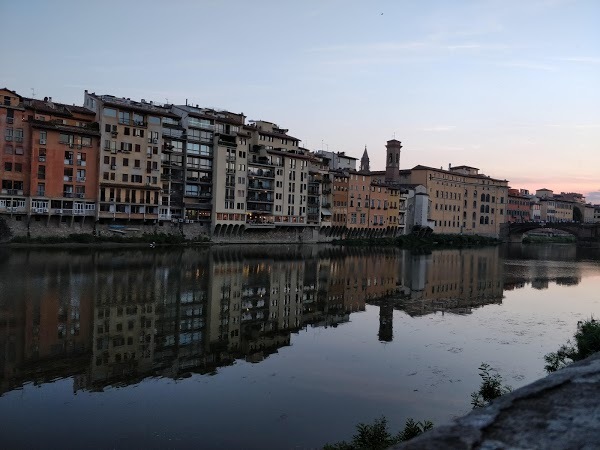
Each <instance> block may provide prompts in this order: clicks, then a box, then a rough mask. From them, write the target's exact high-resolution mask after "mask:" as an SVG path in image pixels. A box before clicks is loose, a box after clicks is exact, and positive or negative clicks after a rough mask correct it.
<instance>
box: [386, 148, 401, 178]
mask: <svg viewBox="0 0 600 450" xmlns="http://www.w3.org/2000/svg"><path fill="white" fill-rule="evenodd" d="M385 148H386V149H387V154H386V159H385V161H386V162H385V181H388V182H392V183H399V182H400V149H401V148H402V144H401V143H400V141H398V140H396V139H392V140H391V141H387V145H386V146H385Z"/></svg>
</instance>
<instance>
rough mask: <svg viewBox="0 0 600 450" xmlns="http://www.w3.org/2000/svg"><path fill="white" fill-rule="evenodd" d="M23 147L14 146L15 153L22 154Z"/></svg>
mask: <svg viewBox="0 0 600 450" xmlns="http://www.w3.org/2000/svg"><path fill="white" fill-rule="evenodd" d="M22 154H23V147H15V155H22Z"/></svg>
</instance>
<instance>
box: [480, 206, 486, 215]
mask: <svg viewBox="0 0 600 450" xmlns="http://www.w3.org/2000/svg"><path fill="white" fill-rule="evenodd" d="M479 212H481V213H484V212H485V206H483V205H481V208H479Z"/></svg>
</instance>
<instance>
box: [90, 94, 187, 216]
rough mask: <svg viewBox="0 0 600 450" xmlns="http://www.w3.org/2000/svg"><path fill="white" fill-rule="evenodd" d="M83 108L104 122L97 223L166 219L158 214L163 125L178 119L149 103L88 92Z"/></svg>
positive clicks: (102, 126)
mask: <svg viewBox="0 0 600 450" xmlns="http://www.w3.org/2000/svg"><path fill="white" fill-rule="evenodd" d="M84 107H86V108H88V109H89V110H91V111H94V112H95V113H96V121H97V122H98V123H99V124H100V133H101V137H100V147H101V150H100V164H99V168H98V172H99V189H100V192H99V196H98V199H99V208H98V219H113V220H116V219H122V220H131V219H133V220H150V221H157V220H159V219H165V217H164V216H163V217H161V216H159V214H160V213H161V210H160V208H161V201H162V196H161V188H162V181H161V148H162V146H163V138H162V126H161V123H162V120H163V119H164V118H165V117H176V116H174V115H173V114H172V113H170V112H169V111H168V110H167V109H166V108H163V107H160V106H157V105H154V104H152V103H149V102H145V101H141V102H136V101H132V100H130V99H127V98H117V97H114V96H112V95H96V94H95V93H89V92H88V91H87V90H86V91H85V94H84ZM163 213H164V211H163Z"/></svg>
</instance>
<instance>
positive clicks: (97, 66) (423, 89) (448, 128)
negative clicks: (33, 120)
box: [0, 0, 600, 203]
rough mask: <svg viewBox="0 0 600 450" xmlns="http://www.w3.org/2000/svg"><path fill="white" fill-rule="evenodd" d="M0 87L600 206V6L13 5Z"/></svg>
mask: <svg viewBox="0 0 600 450" xmlns="http://www.w3.org/2000/svg"><path fill="white" fill-rule="evenodd" d="M0 17H2V18H3V19H4V20H3V21H2V27H1V28H0V53H1V54H2V63H1V64H0V87H1V86H4V85H5V86H6V87H8V88H9V89H13V90H15V91H17V92H18V93H19V94H21V95H24V96H31V95H32V88H33V89H34V90H35V97H36V98H43V97H45V96H51V97H53V99H54V100H55V101H59V102H64V103H76V104H79V105H80V104H82V102H83V90H84V89H88V90H90V91H94V92H96V93H101V94H112V95H116V96H124V97H130V98H132V99H137V100H139V99H141V98H144V99H146V100H154V101H158V102H163V103H164V102H167V101H168V102H169V103H185V101H186V99H188V101H190V102H192V103H194V104H199V105H202V106H209V107H216V108H221V109H227V110H231V111H234V112H244V113H245V114H246V115H247V116H248V119H263V120H268V121H272V122H276V123H277V124H278V125H280V126H281V127H284V128H289V133H290V134H291V135H292V136H295V137H298V138H300V139H302V141H303V145H304V146H305V147H307V148H309V149H311V150H318V149H320V148H324V149H329V150H334V151H345V152H346V153H347V154H349V155H351V156H355V157H358V158H360V156H361V155H362V152H363V150H364V146H365V145H367V147H368V151H369V155H370V157H371V168H372V169H383V168H384V161H385V142H386V141H387V140H388V139H391V138H392V137H393V136H395V137H396V138H397V139H399V140H401V141H402V144H403V149H402V156H401V168H403V169H407V168H411V167H413V166H415V165H417V164H424V165H429V166H434V167H440V166H444V168H447V167H448V164H449V163H451V164H452V165H460V164H466V165H470V166H475V167H479V168H480V169H481V171H482V172H483V173H485V174H486V175H490V176H492V177H496V178H506V179H508V180H509V181H510V185H511V186H512V187H517V188H519V187H522V188H527V189H530V190H535V189H537V188H542V187H546V188H550V189H554V190H555V192H560V191H577V192H582V193H584V194H586V195H587V196H588V200H589V201H593V202H596V203H600V1H598V0H589V1H586V0H581V1H579V0H518V1H513V0H481V1H462V2H461V1H447V0H444V1H385V2H384V1H377V2H376V1H371V2H369V1H360V2H357V1H342V0H339V1H335V0H319V1H293V2H292V1H289V2H286V1H260V0H257V1H232V0H229V1H177V0H174V1H171V2H155V1H150V0H149V1H102V2H99V1H98V2H87V1H76V2H75V1H73V2H71V1H28V0H20V1H13V2H8V1H5V0H4V1H0Z"/></svg>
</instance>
